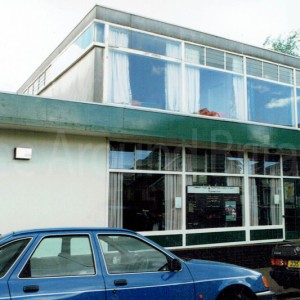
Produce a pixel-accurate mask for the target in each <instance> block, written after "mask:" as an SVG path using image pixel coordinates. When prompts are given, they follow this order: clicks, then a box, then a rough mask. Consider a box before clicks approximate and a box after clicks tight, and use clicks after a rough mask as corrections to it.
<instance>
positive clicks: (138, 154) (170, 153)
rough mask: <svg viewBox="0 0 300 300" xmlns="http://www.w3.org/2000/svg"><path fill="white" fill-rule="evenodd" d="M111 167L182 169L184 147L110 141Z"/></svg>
mask: <svg viewBox="0 0 300 300" xmlns="http://www.w3.org/2000/svg"><path fill="white" fill-rule="evenodd" d="M109 165H110V168H111V169H127V170H130V169H136V170H154V171H155V170H165V171H181V170H182V148H180V147H172V146H160V145H153V144H131V143H119V142H111V143H110V153H109Z"/></svg>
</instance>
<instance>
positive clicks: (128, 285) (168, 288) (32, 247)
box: [0, 228, 272, 300]
mask: <svg viewBox="0 0 300 300" xmlns="http://www.w3.org/2000/svg"><path fill="white" fill-rule="evenodd" d="M271 294H272V293H271V292H270V291H269V289H268V286H267V282H266V280H265V279H264V277H263V276H262V275H261V274H260V273H258V272H255V271H252V270H249V269H245V268H241V267H238V266H234V265H228V264H223V263H216V262H211V261H202V260H191V261H189V262H185V261H182V260H181V259H179V258H177V257H176V256H175V255H174V254H172V253H171V252H169V251H167V250H166V249H164V248H162V247H160V246H159V245H157V244H155V243H153V242H152V241H150V240H148V239H146V238H145V237H143V236H141V235H139V234H137V233H134V232H132V231H127V230H119V229H100V228H99V229H95V228H80V229H78V228H77V229H45V230H32V231H23V232H17V233H11V234H8V235H5V236H3V237H1V239H0V299H6V300H8V299H24V300H28V299H36V300H39V299H43V300H44V299H47V300H58V299H68V300H81V299H85V300H89V299H90V300H96V299H97V300H104V299H105V300H116V299H118V300H123V299H124V300H125V299H126V300H128V299H130V300H137V299H139V300H140V299H144V300H162V299H163V300H167V299H172V300H196V299H203V300H229V299H230V300H235V299H243V300H254V299H258V298H267V297H268V296H270V295H271Z"/></svg>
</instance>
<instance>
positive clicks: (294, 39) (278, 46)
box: [263, 31, 300, 56]
mask: <svg viewBox="0 0 300 300" xmlns="http://www.w3.org/2000/svg"><path fill="white" fill-rule="evenodd" d="M299 42H300V32H299V31H292V32H290V33H288V34H287V35H285V36H282V35H280V36H278V37H276V38H273V37H271V36H268V37H267V38H266V40H265V42H264V44H263V45H264V47H266V48H269V49H271V50H275V51H278V52H282V53H285V54H289V55H294V56H300V53H299V51H298V50H299V46H298V44H299Z"/></svg>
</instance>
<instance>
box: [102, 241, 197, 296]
mask: <svg viewBox="0 0 300 300" xmlns="http://www.w3.org/2000/svg"><path fill="white" fill-rule="evenodd" d="M98 239H99V244H100V247H101V251H102V254H103V258H104V261H105V263H104V264H102V265H105V266H106V269H105V270H104V272H103V274H104V280H105V283H106V287H107V300H115V299H118V300H123V299H124V300H125V299H130V300H140V299H145V300H146V299H147V300H160V299H164V300H166V299H172V300H176V299H178V300H179V299H180V300H191V299H194V284H193V281H192V278H191V275H190V273H189V270H188V269H187V267H186V266H185V265H184V264H183V263H182V264H181V268H180V270H177V271H175V270H173V271H171V270H170V261H172V258H171V257H170V256H169V255H168V254H166V253H164V252H163V250H162V249H158V248H155V247H154V246H152V245H151V244H148V243H147V242H145V241H143V240H141V239H139V238H137V237H135V236H130V235H99V236H98ZM173 261H174V260H173Z"/></svg>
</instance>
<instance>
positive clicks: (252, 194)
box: [249, 178, 258, 226]
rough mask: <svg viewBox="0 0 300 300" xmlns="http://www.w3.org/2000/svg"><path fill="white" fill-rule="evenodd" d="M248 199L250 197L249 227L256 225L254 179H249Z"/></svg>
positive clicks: (256, 209)
mask: <svg viewBox="0 0 300 300" xmlns="http://www.w3.org/2000/svg"><path fill="white" fill-rule="evenodd" d="M249 197H250V216H251V225H252V226H257V225H258V199H257V185H256V179H255V178H250V179H249Z"/></svg>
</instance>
